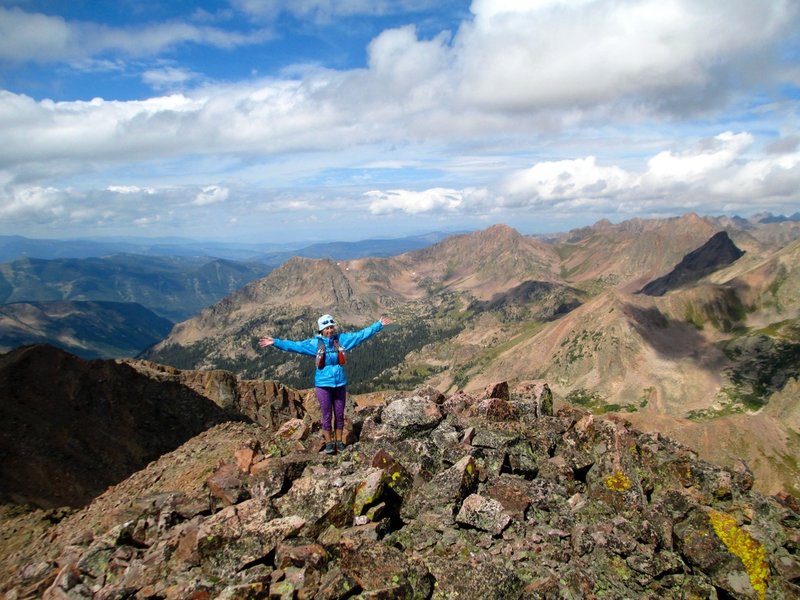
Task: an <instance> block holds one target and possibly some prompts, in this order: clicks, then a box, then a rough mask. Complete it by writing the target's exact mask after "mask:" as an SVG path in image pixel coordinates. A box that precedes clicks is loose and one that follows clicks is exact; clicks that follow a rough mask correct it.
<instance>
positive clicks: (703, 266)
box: [639, 231, 744, 296]
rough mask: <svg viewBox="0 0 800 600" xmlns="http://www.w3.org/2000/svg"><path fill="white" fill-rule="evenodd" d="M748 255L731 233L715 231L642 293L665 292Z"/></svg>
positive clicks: (651, 294)
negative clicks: (732, 237)
mask: <svg viewBox="0 0 800 600" xmlns="http://www.w3.org/2000/svg"><path fill="white" fill-rule="evenodd" d="M742 255H744V252H743V251H742V250H740V249H739V248H738V247H737V246H736V244H734V243H733V241H732V240H731V238H730V237H729V236H728V232H727V231H719V232H717V233H715V234H714V235H713V236H712V237H711V239H709V240H708V241H707V242H706V243H705V244H703V245H702V246H700V247H699V248H697V249H696V250H693V251H692V252H690V253H689V254H687V255H686V256H684V257H683V260H681V262H680V263H678V264H677V265H676V266H675V268H674V269H673V270H672V271H670V272H669V273H667V274H666V275H664V276H663V277H659V278H658V279H654V280H653V281H651V282H650V283H648V284H647V285H645V286H644V287H643V288H642V289H641V290H639V293H641V294H647V295H648V296H663V295H664V294H666V293H667V292H668V291H670V290H674V289H677V288H680V287H683V286H686V285H689V284H691V283H694V282H696V281H699V280H700V279H702V278H703V277H705V276H706V275H710V274H711V273H713V272H714V271H717V270H719V269H721V268H722V267H726V266H728V265H729V264H731V263H733V262H734V261H736V260H738V259H739V258H741V257H742Z"/></svg>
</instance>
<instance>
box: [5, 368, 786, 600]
mask: <svg viewBox="0 0 800 600" xmlns="http://www.w3.org/2000/svg"><path fill="white" fill-rule="evenodd" d="M317 427H318V424H317V422H316V419H315V418H312V416H311V415H310V414H309V413H307V412H305V413H302V414H298V415H297V416H296V417H295V418H288V417H287V418H285V419H284V420H283V421H282V422H281V423H279V424H276V426H275V427H266V426H262V425H258V424H255V423H242V422H228V423H223V424H219V425H216V426H214V427H212V428H211V429H209V430H207V431H205V432H204V433H202V434H200V435H198V436H196V437H194V438H192V439H191V440H189V441H187V442H186V443H185V444H183V445H182V446H180V447H179V448H177V449H176V450H174V451H172V452H170V453H168V454H165V455H163V456H162V457H161V458H159V459H158V460H156V461H154V462H152V463H151V464H150V465H148V466H147V467H146V468H144V469H143V470H141V471H139V472H137V473H135V474H134V475H133V476H131V477H130V478H128V479H126V480H125V481H123V482H121V483H120V484H118V485H116V486H114V487H112V488H110V489H109V490H107V491H106V492H105V493H104V494H102V495H100V496H99V497H97V498H96V499H95V500H94V501H93V502H92V503H91V504H89V505H87V506H86V507H84V508H83V509H81V510H78V511H76V512H74V513H72V514H70V515H68V516H66V517H64V515H55V516H54V515H53V513H52V512H49V513H43V514H42V515H41V517H40V518H41V519H42V521H45V520H47V519H50V520H51V521H55V520H58V519H61V520H60V521H59V522H58V523H56V524H53V525H49V524H48V525H47V526H40V527H39V528H38V529H36V528H31V529H25V530H23V529H24V528H23V526H22V525H21V524H19V523H18V524H17V525H15V526H14V527H16V529H14V527H8V526H7V527H6V528H5V533H3V539H6V540H7V539H8V537H9V535H10V533H9V532H10V531H12V530H13V531H15V532H16V533H15V534H16V539H18V540H22V542H21V543H18V544H17V545H16V546H15V548H14V551H13V552H6V553H5V554H4V556H3V564H2V574H3V575H2V581H3V582H4V583H3V585H2V591H3V593H4V595H5V598H6V599H7V600H12V599H22V598H45V599H57V598H58V599H62V598H70V599H78V598H95V599H112V598H113V599H123V598H141V599H157V598H158V599H189V598H192V599H204V598H225V599H231V600H232V599H244V598H270V599H273V598H274V599H283V598H286V599H290V598H297V599H301V598H315V599H320V600H323V599H344V598H361V599H367V598H369V599H379V598H387V599H388V598H392V599H394V598H421V599H427V598H436V599H451V598H452V599H455V598H459V599H462V598H469V599H483V598H486V599H490V598H491V599H498V598H515V599H516V598H532V599H535V598H553V599H555V598H575V599H577V598H632V599H633V598H637V599H638V598H654V599H655V598H659V599H665V598H720V599H723V598H736V599H739V598H741V599H766V598H770V599H783V598H785V599H789V598H798V597H800V560H798V550H800V505H798V503H797V501H796V499H795V498H793V497H791V496H788V495H780V496H765V495H761V494H759V493H757V492H755V491H753V489H752V486H753V476H752V474H751V472H750V471H749V470H748V469H747V467H746V466H745V465H744V464H741V465H739V467H737V468H721V467H716V466H713V465H711V464H709V463H706V462H704V461H701V460H699V459H698V458H697V456H696V455H695V453H694V452H693V451H691V450H690V449H689V448H687V447H685V446H682V445H680V444H678V443H676V442H673V441H671V440H669V439H666V438H664V437H662V436H661V435H659V434H655V433H641V432H638V431H636V430H634V429H633V428H632V427H631V426H630V425H629V424H628V423H626V422H625V421H623V420H620V419H604V418H600V417H595V416H592V415H591V414H590V413H588V412H586V411H584V410H582V409H576V408H572V407H569V406H568V405H565V406H561V407H558V408H557V409H556V410H554V408H553V400H552V395H551V394H550V390H549V387H548V385H547V384H546V383H545V382H543V381H529V382H524V383H520V384H517V385H515V386H514V387H513V389H511V390H509V387H508V385H507V384H505V383H498V384H496V385H492V386H490V387H489V388H488V389H487V390H486V391H485V392H484V393H483V394H467V393H464V392H463V391H460V392H456V393H454V394H452V395H450V396H445V395H443V394H441V393H440V392H438V391H436V390H435V389H433V388H430V387H421V388H418V389H417V390H415V391H414V392H408V393H402V394H396V395H390V396H388V397H386V398H385V399H383V400H382V401H378V402H372V403H371V405H366V404H364V405H358V404H356V405H355V406H351V407H349V409H348V423H347V428H346V434H347V441H348V445H347V447H346V449H345V450H344V451H342V452H340V453H338V454H336V455H334V456H327V455H325V454H323V453H321V452H320V450H321V443H320V442H321V436H320V435H319V433H318V431H316V428H317ZM62 517H63V518H62Z"/></svg>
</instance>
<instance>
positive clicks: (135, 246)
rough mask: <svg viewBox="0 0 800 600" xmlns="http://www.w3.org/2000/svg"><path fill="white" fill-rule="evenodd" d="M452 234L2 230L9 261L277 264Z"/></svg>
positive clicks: (376, 252) (379, 251)
mask: <svg viewBox="0 0 800 600" xmlns="http://www.w3.org/2000/svg"><path fill="white" fill-rule="evenodd" d="M449 235H453V234H452V233H443V232H431V233H426V234H421V235H413V236H407V237H401V238H381V239H368V240H361V241H355V242H338V241H334V242H315V243H308V242H290V243H274V242H264V243H257V244H256V243H249V244H248V243H240V242H209V241H200V240H190V239H181V238H155V239H149V238H143V239H119V240H117V239H109V240H58V239H34V238H26V237H23V236H18V235H0V262H9V261H13V260H18V259H20V258H40V259H46V260H49V259H55V258H95V257H104V256H109V255H112V254H136V255H140V256H177V257H212V258H220V259H225V260H234V261H244V262H258V263H264V264H267V265H272V266H277V265H279V264H281V263H283V262H285V261H286V260H287V259H289V258H291V257H292V256H306V257H309V258H334V259H349V258H360V257H363V256H394V255H395V254H402V253H403V252H408V251H410V250H416V249H419V248H423V247H425V246H428V245H430V244H433V243H435V242H438V241H440V240H442V239H444V238H445V237H447V236H449Z"/></svg>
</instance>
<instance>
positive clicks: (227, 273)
mask: <svg viewBox="0 0 800 600" xmlns="http://www.w3.org/2000/svg"><path fill="white" fill-rule="evenodd" d="M270 269H271V267H268V266H266V265H263V264H258V263H237V262H233V261H227V260H219V259H211V258H198V257H170V256H141V255H132V254H115V255H112V256H104V257H96V258H95V257H93V258H83V259H71V258H63V259H52V260H43V259H36V258H24V259H19V260H15V261H12V262H7V263H0V303H2V304H10V303H12V302H49V301H54V300H95V301H104V302H135V303H138V304H141V305H142V306H145V307H146V308H148V309H149V310H152V311H153V312H154V313H156V314H157V315H159V316H162V317H164V318H167V319H169V320H170V321H172V322H173V323H174V322H177V321H181V320H183V319H186V318H188V317H190V316H192V315H194V314H196V313H197V312H198V311H199V310H200V309H202V308H203V307H205V306H208V305H210V304H213V303H214V302H217V301H218V300H220V299H221V298H224V297H225V296H227V295H228V294H231V293H232V292H235V291H236V290H238V289H239V288H241V287H242V286H243V285H244V284H246V283H247V282H249V281H252V280H254V279H257V278H259V277H263V276H264V275H266V274H267V273H269V271H270Z"/></svg>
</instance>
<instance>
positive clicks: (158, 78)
mask: <svg viewBox="0 0 800 600" xmlns="http://www.w3.org/2000/svg"><path fill="white" fill-rule="evenodd" d="M197 77H198V74H197V73H194V72H192V71H191V70H189V69H181V68H177V67H161V68H159V69H148V70H147V71H145V72H144V73H142V80H143V81H144V82H145V83H147V84H148V85H149V86H150V87H152V88H153V89H155V90H164V89H172V88H175V87H182V86H183V85H184V84H186V83H188V82H190V81H192V80H193V79H196V78H197Z"/></svg>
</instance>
